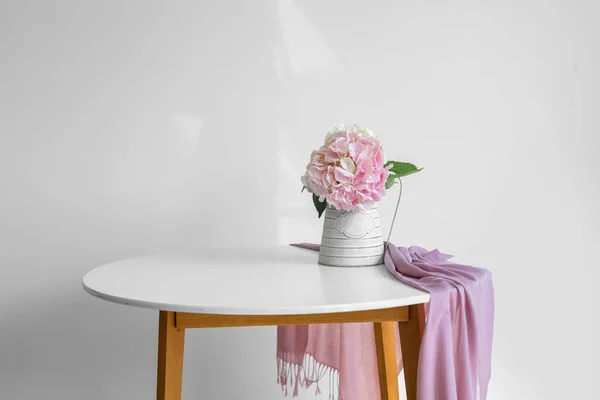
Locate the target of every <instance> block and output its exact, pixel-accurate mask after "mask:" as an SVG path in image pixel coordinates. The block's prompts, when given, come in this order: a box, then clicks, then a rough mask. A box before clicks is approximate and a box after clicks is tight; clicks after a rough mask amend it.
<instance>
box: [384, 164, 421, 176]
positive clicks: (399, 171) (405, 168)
mask: <svg viewBox="0 0 600 400" xmlns="http://www.w3.org/2000/svg"><path fill="white" fill-rule="evenodd" d="M388 165H391V166H392V168H390V171H391V172H393V173H394V174H395V175H396V176H397V177H398V178H400V177H401V176H407V175H411V174H414V173H417V172H419V171H420V170H422V169H423V168H417V167H416V165H414V164H411V163H407V162H399V161H388V162H387V163H385V166H386V167H387V166H388Z"/></svg>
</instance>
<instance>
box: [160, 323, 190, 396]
mask: <svg viewBox="0 0 600 400" xmlns="http://www.w3.org/2000/svg"><path fill="white" fill-rule="evenodd" d="M184 342H185V329H183V328H177V327H176V326H175V313H174V312H171V311H161V312H160V315H159V319H158V377H157V379H156V399H157V400H181V382H182V379H181V378H182V374H183V347H184Z"/></svg>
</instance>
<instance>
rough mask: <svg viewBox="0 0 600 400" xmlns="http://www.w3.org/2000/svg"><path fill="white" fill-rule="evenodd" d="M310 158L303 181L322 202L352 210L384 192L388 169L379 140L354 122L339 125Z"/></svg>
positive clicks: (374, 201)
mask: <svg viewBox="0 0 600 400" xmlns="http://www.w3.org/2000/svg"><path fill="white" fill-rule="evenodd" d="M310 158H311V160H310V162H309V163H308V165H307V166H306V173H305V174H304V175H303V176H302V183H303V184H304V186H305V187H306V188H307V189H308V190H309V191H310V192H312V193H314V194H315V195H317V196H318V197H319V201H321V202H322V201H324V200H326V201H327V203H328V204H329V205H331V206H333V207H335V208H336V209H338V210H346V211H350V210H354V209H356V208H358V207H361V206H371V205H373V204H374V203H376V202H378V201H379V200H380V199H381V196H383V195H384V194H385V182H386V180H387V177H388V175H389V173H390V172H389V168H386V167H384V164H385V156H384V153H383V149H382V147H381V144H380V143H379V140H377V138H375V137H374V136H373V135H372V134H371V133H370V132H369V131H366V130H364V129H361V128H358V127H357V126H355V125H354V126H351V127H349V128H345V127H341V128H337V129H335V130H334V131H333V132H330V133H329V134H328V135H327V137H326V138H325V144H323V146H322V147H321V148H320V149H318V150H315V151H313V152H312V154H311V157H310Z"/></svg>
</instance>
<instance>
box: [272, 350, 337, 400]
mask: <svg viewBox="0 0 600 400" xmlns="http://www.w3.org/2000/svg"><path fill="white" fill-rule="evenodd" d="M293 357H294V355H293V354H290V353H280V354H278V355H277V383H278V384H279V385H281V390H282V391H283V392H284V393H285V396H286V397H287V395H288V390H290V389H291V390H293V391H292V397H297V396H298V391H299V388H300V387H302V388H304V389H308V388H309V387H310V386H311V385H312V384H316V389H315V395H318V394H321V387H320V385H319V383H320V381H321V380H322V379H323V377H324V376H325V375H326V374H327V375H329V382H328V383H329V393H328V395H329V397H328V398H329V400H342V398H341V397H339V392H340V374H339V371H338V370H337V369H335V368H333V367H330V366H328V365H325V364H322V363H320V362H318V361H317V360H316V359H315V358H314V357H313V356H312V355H311V354H308V353H306V354H304V358H303V359H302V364H297V363H293V362H290V361H286V360H290V359H292V358H293Z"/></svg>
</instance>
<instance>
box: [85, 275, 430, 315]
mask: <svg viewBox="0 0 600 400" xmlns="http://www.w3.org/2000/svg"><path fill="white" fill-rule="evenodd" d="M81 283H82V286H83V289H84V290H85V291H86V292H87V293H88V294H90V295H92V296H94V297H97V298H99V299H101V300H105V301H108V302H111V303H115V304H119V305H125V306H131V307H137V308H145V309H151V310H158V311H173V312H186V313H194V314H218V315H297V314H298V315H299V314H327V313H336V312H352V311H367V310H379V309H384V308H392V307H402V306H411V305H415V304H423V303H428V302H429V299H430V295H429V293H426V292H423V293H422V294H420V295H418V296H412V297H408V298H402V299H392V300H386V301H376V302H364V303H360V304H358V305H357V304H352V305H348V304H334V305H329V306H320V307H311V308H307V307H286V308H260V309H252V308H230V307H214V306H212V307H202V306H190V305H186V304H164V303H156V302H151V301H142V300H134V299H127V298H124V297H119V296H113V295H110V294H106V293H101V292H98V291H97V290H94V289H93V288H91V287H89V286H87V285H86V283H85V276H84V279H83V280H82V282H81ZM415 289H416V288H415ZM417 290H420V289H417Z"/></svg>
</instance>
